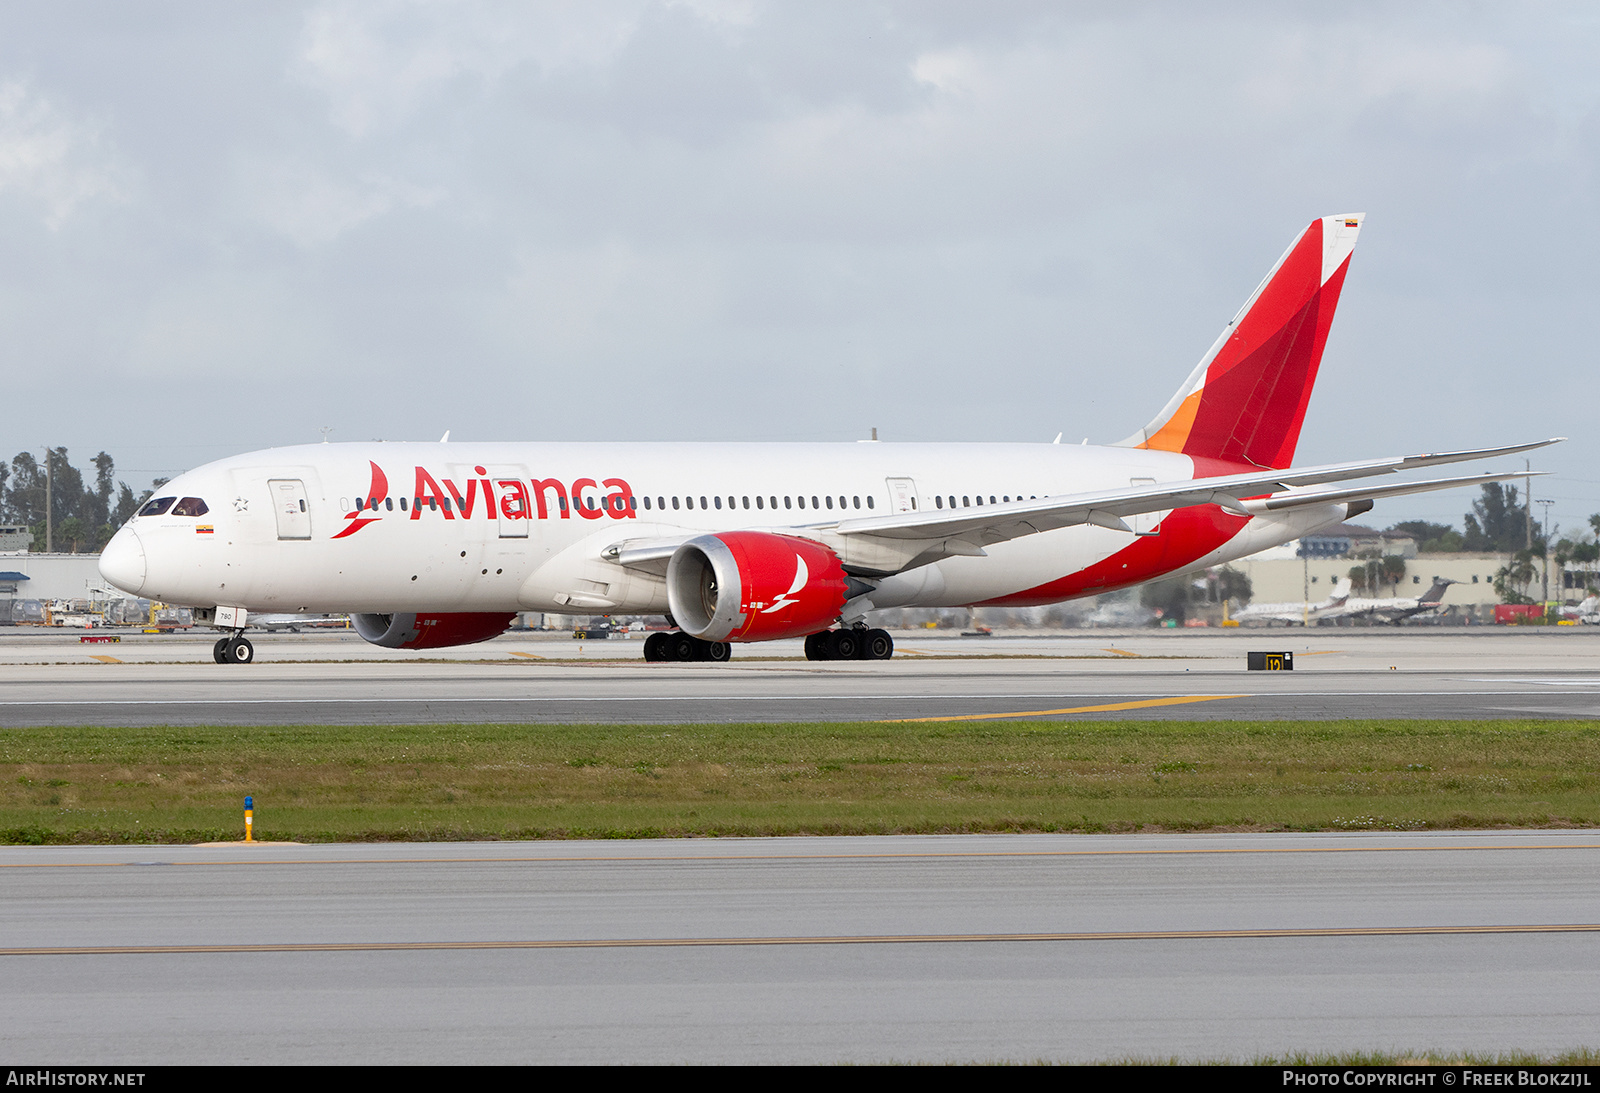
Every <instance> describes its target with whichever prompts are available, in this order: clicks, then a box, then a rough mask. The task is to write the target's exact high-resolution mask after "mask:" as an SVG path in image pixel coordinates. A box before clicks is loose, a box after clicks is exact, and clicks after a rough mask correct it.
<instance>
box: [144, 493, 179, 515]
mask: <svg viewBox="0 0 1600 1093" xmlns="http://www.w3.org/2000/svg"><path fill="white" fill-rule="evenodd" d="M176 500H177V498H176V497H157V498H155V499H154V500H153V501H146V502H145V504H144V508H142V509H140V510H139V515H140V516H160V515H161V514H162V513H163V512H166V511H167V510H168V509H170V508H171V507H172V503H173V502H174V501H176Z"/></svg>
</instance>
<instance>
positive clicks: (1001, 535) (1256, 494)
mask: <svg viewBox="0 0 1600 1093" xmlns="http://www.w3.org/2000/svg"><path fill="white" fill-rule="evenodd" d="M1564 439H1566V438H1565V437H1555V438H1553V439H1550V440H1540V441H1536V442H1534V443H1531V444H1516V445H1512V446H1510V447H1505V448H1481V449H1475V450H1472V451H1459V452H1441V453H1436V454H1432V455H1410V456H1395V457H1392V458H1389V459H1371V460H1364V461H1360V462H1353V463H1329V464H1324V465H1322V466H1316V467H1302V468H1286V469H1281V470H1278V469H1272V468H1262V469H1261V470H1259V471H1250V472H1247V473H1244V474H1233V475H1220V476H1218V477H1215V478H1195V479H1184V480H1182V481H1176V482H1158V483H1154V484H1152V485H1143V486H1129V487H1125V488H1119V489H1112V490H1093V491H1088V492H1084V493H1073V494H1064V495H1059V496H1055V497H1040V498H1035V499H1031V500H1027V501H1021V500H1018V501H1010V502H1002V503H1000V504H995V505H977V506H973V507H971V508H962V509H934V510H928V509H923V510H920V511H916V512H902V513H895V514H892V515H882V516H866V517H856V518H853V519H845V520H826V521H818V522H816V523H814V524H813V523H807V524H794V525H790V526H788V527H773V528H770V529H767V530H772V531H776V532H780V533H782V532H788V533H791V534H798V535H807V534H808V533H809V534H812V535H816V534H817V533H823V536H824V537H826V536H827V535H839V536H861V537H862V538H863V539H872V538H876V539H888V540H899V541H902V542H905V541H910V542H916V541H921V542H923V543H928V542H932V543H936V544H939V545H938V547H937V550H938V552H939V553H941V554H944V555H951V554H957V555H959V554H973V555H981V554H982V553H983V547H984V546H986V545H990V544H994V543H1002V542H1005V541H1006V540H1008V539H1016V538H1020V537H1021V536H1024V535H1033V534H1036V533H1038V532H1041V531H1053V530H1055V529H1056V528H1064V527H1071V526H1073V525H1078V524H1091V525H1094V526H1097V527H1103V528H1110V529H1111V530H1113V531H1125V532H1130V533H1131V532H1132V531H1133V528H1131V527H1129V526H1128V524H1127V523H1126V521H1124V519H1123V517H1125V516H1137V515H1139V514H1141V513H1147V512H1161V511H1164V510H1168V509H1177V508H1184V507H1186V506H1189V505H1205V504H1215V505H1220V506H1221V507H1222V508H1223V509H1225V510H1226V511H1228V512H1231V513H1234V514H1236V515H1239V516H1259V515H1262V514H1264V513H1267V512H1272V511H1277V510H1279V509H1284V508H1296V507H1299V506H1301V505H1313V504H1331V503H1334V502H1338V501H1350V500H1360V499H1363V498H1372V497H1385V496H1392V495H1397V494H1404V493H1418V492H1423V491H1426V490H1439V489H1448V488H1450V487H1452V486H1461V485H1471V484H1473V483H1477V482H1493V481H1498V480H1500V479H1507V478H1523V477H1526V476H1527V474H1528V472H1527V471H1514V472H1513V471H1506V472H1501V473H1495V474H1485V475H1471V476H1467V477H1463V478H1444V479H1432V480H1428V481H1423V482H1405V483H1398V484H1395V485H1391V486H1378V485H1369V486H1362V487H1357V488H1353V489H1351V488H1347V489H1340V490H1319V491H1307V490H1306V489H1305V487H1308V486H1318V485H1325V484H1328V483H1332V482H1345V481H1349V480H1351V479H1357V478H1370V477H1373V476H1376V475H1387V474H1394V473H1397V472H1399V471H1409V470H1417V469H1420V468H1422V467H1432V466H1437V465H1439V464H1443V463H1460V462H1465V461H1466V460H1470V459H1486V458H1490V457H1493V456H1500V455H1509V454H1512V453H1515V452H1526V451H1531V450H1532V449H1534V448H1542V447H1544V446H1546V445H1548V444H1555V443H1558V442H1560V441H1561V440H1564ZM1264 495H1265V496H1264ZM1246 498H1248V500H1247V499H1246ZM698 534H702V533H701V532H687V533H685V534H684V535H682V536H670V537H662V538H654V539H629V540H622V541H620V542H617V543H614V544H612V545H611V546H609V547H607V548H605V550H603V551H602V552H601V556H602V557H603V558H605V559H606V560H607V561H610V562H615V563H616V564H618V565H622V566H626V567H628V568H630V569H636V570H640V571H642V572H648V573H652V574H655V575H658V576H661V575H665V573H666V568H667V561H668V560H669V559H670V558H671V557H672V554H673V551H674V550H676V549H677V547H678V545H679V544H680V543H683V542H685V541H686V540H688V539H691V538H693V537H694V536H695V535H698ZM941 541H942V542H941Z"/></svg>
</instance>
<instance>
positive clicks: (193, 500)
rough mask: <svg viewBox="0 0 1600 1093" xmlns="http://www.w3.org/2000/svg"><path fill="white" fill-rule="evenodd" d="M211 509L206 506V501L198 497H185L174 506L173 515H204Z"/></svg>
mask: <svg viewBox="0 0 1600 1093" xmlns="http://www.w3.org/2000/svg"><path fill="white" fill-rule="evenodd" d="M210 511H211V510H210V509H209V508H207V507H206V503H205V502H204V501H202V500H200V498H198V497H185V498H184V499H183V500H182V501H179V502H178V503H177V504H176V505H174V506H172V515H174V516H204V515H205V514H206V513H208V512H210Z"/></svg>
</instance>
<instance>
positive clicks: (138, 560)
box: [100, 528, 145, 596]
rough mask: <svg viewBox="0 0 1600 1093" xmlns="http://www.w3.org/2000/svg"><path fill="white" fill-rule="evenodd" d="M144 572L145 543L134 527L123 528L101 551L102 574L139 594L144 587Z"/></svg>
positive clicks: (119, 585)
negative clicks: (141, 540) (140, 539)
mask: <svg viewBox="0 0 1600 1093" xmlns="http://www.w3.org/2000/svg"><path fill="white" fill-rule="evenodd" d="M144 574H145V565H144V544H143V543H141V542H140V541H139V536H138V534H137V533H136V532H135V531H134V530H133V529H132V528H123V529H122V530H121V531H119V532H117V533H116V534H115V535H113V536H112V537H111V541H110V542H109V543H107V544H106V546H105V549H104V550H102V551H101V552H100V576H102V577H104V578H105V579H106V580H107V581H110V582H111V583H112V584H113V585H115V586H116V587H118V588H120V589H122V590H123V591H124V592H126V593H128V594H129V595H133V596H137V595H138V594H139V590H140V589H142V588H143V587H144Z"/></svg>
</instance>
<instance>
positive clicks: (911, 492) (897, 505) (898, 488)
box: [888, 478, 917, 512]
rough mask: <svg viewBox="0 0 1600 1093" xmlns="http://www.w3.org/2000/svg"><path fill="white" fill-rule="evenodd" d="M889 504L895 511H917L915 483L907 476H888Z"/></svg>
mask: <svg viewBox="0 0 1600 1093" xmlns="http://www.w3.org/2000/svg"><path fill="white" fill-rule="evenodd" d="M888 483H889V506H890V508H892V509H893V510H894V511H895V512H916V511H917V484H916V483H915V482H913V481H912V480H911V479H909V478H890V479H888Z"/></svg>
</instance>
